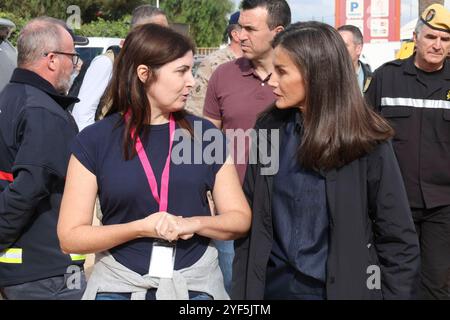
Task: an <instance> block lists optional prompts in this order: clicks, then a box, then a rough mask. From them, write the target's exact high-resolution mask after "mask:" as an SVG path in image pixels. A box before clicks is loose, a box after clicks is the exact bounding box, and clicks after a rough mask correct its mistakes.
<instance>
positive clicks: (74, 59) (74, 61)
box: [44, 51, 80, 66]
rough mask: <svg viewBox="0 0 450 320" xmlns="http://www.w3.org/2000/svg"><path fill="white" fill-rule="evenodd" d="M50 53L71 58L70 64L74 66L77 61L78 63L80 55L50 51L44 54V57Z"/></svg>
mask: <svg viewBox="0 0 450 320" xmlns="http://www.w3.org/2000/svg"><path fill="white" fill-rule="evenodd" d="M50 53H56V54H63V55H66V56H71V57H72V63H73V65H74V66H76V65H77V64H78V61H80V55H79V54H78V53H76V52H75V53H72V52H62V51H50V52H45V53H44V57H46V56H48V55H49V54H50Z"/></svg>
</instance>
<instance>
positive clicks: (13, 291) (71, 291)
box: [1, 271, 86, 300]
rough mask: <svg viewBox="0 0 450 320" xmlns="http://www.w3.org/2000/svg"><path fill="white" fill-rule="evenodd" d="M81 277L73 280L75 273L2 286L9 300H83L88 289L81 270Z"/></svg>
mask: <svg viewBox="0 0 450 320" xmlns="http://www.w3.org/2000/svg"><path fill="white" fill-rule="evenodd" d="M78 275H79V279H77V282H76V283H75V282H73V277H74V274H72V273H68V274H64V275H61V276H57V277H51V278H46V279H41V280H37V281H33V282H26V283H22V284H18V285H14V286H8V287H3V288H1V293H2V296H3V298H4V299H7V300H81V297H82V296H83V293H84V290H85V289H86V276H85V274H84V271H83V272H79V273H78Z"/></svg>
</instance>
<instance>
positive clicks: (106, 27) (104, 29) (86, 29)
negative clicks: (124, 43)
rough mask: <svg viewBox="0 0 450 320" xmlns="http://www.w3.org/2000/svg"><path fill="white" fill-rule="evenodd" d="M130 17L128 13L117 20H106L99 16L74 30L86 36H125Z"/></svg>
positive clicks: (128, 27) (128, 28)
mask: <svg viewBox="0 0 450 320" xmlns="http://www.w3.org/2000/svg"><path fill="white" fill-rule="evenodd" d="M130 19H131V16H130V15H127V16H124V17H123V18H122V19H120V20H118V21H106V20H103V19H102V18H99V19H98V20H97V21H92V22H91V23H87V24H83V25H81V29H80V30H76V33H77V34H80V35H83V36H86V37H114V38H125V37H126V36H127V33H128V31H129V30H130Z"/></svg>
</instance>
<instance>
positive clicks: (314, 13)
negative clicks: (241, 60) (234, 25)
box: [233, 0, 450, 25]
mask: <svg viewBox="0 0 450 320" xmlns="http://www.w3.org/2000/svg"><path fill="white" fill-rule="evenodd" d="M233 1H234V2H235V3H236V9H237V8H238V7H239V3H240V0H233ZM287 1H288V3H289V5H290V6H291V11H292V21H293V22H296V21H305V20H318V21H322V22H326V23H329V24H331V25H334V3H335V1H334V0H287ZM417 3H418V1H417V0H402V7H401V13H402V17H401V25H404V24H406V23H408V22H409V21H411V20H413V19H415V18H417V10H418V9H417ZM445 6H446V7H447V8H449V9H450V0H446V1H445Z"/></svg>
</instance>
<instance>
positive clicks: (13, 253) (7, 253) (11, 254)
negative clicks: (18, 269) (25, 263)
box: [0, 248, 22, 264]
mask: <svg viewBox="0 0 450 320" xmlns="http://www.w3.org/2000/svg"><path fill="white" fill-rule="evenodd" d="M0 263H15V264H21V263H22V249H20V248H10V249H6V250H4V251H2V252H0Z"/></svg>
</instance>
